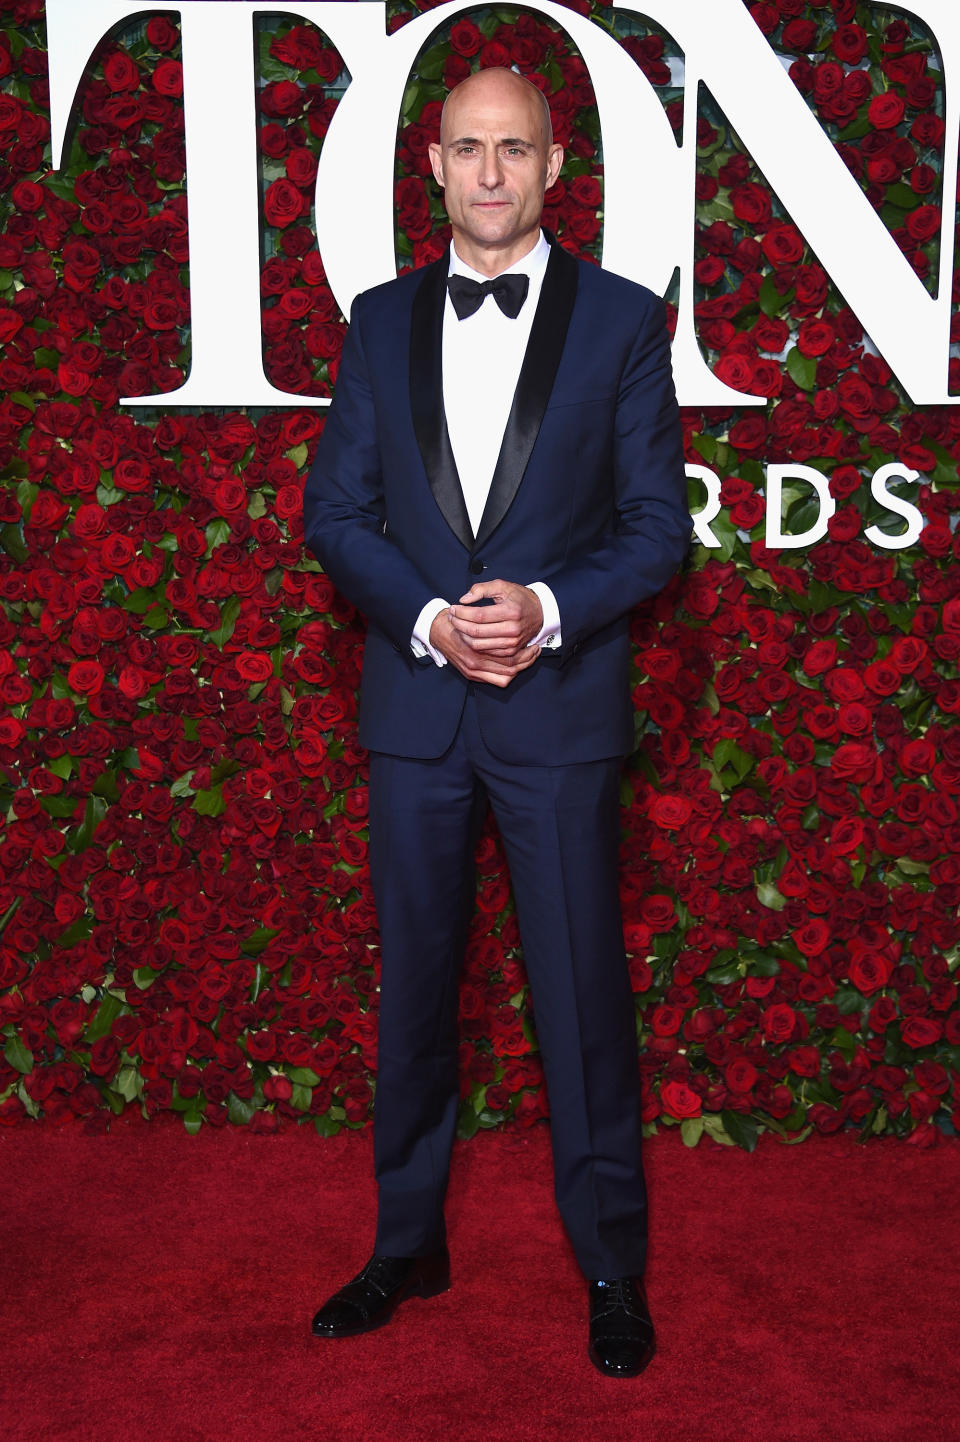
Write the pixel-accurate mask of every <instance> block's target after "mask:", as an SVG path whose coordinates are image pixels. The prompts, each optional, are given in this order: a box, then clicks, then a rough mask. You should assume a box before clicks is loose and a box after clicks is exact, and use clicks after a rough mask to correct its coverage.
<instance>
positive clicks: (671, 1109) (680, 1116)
mask: <svg viewBox="0 0 960 1442" xmlns="http://www.w3.org/2000/svg"><path fill="white" fill-rule="evenodd" d="M660 1102H661V1104H662V1106H663V1110H664V1111H665V1112H666V1114H667V1116H671V1117H675V1118H676V1120H677V1121H684V1120H685V1119H686V1118H687V1117H698V1116H699V1115H700V1113H701V1111H702V1104H701V1100H700V1097H699V1095H698V1094H697V1092H695V1091H694V1090H693V1088H692V1087H689V1086H687V1084H686V1082H679V1081H668V1082H664V1084H663V1086H662V1087H661V1088H660Z"/></svg>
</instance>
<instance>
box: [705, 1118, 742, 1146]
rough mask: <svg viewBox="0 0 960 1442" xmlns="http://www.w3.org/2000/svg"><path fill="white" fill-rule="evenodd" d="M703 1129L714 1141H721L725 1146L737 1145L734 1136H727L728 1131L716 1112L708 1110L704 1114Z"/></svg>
mask: <svg viewBox="0 0 960 1442" xmlns="http://www.w3.org/2000/svg"><path fill="white" fill-rule="evenodd" d="M703 1130H704V1131H705V1132H706V1134H707V1136H708V1137H710V1138H711V1140H712V1141H715V1142H719V1143H720V1145H721V1146H723V1147H732V1146H734V1145H735V1142H734V1140H733V1138H732V1137H729V1136H727V1133H726V1132H725V1131H724V1129H723V1122H722V1121H721V1120H720V1118H719V1117H718V1116H717V1115H716V1114H714V1113H711V1112H708V1113H707V1114H706V1115H705V1116H704V1118H703Z"/></svg>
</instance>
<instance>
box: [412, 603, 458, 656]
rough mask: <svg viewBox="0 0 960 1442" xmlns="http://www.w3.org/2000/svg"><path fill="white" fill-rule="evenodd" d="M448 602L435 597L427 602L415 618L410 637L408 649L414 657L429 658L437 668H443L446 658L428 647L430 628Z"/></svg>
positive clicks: (432, 647)
mask: <svg viewBox="0 0 960 1442" xmlns="http://www.w3.org/2000/svg"><path fill="white" fill-rule="evenodd" d="M449 604H450V602H449V601H444V600H442V599H441V598H440V597H439V596H435V597H434V598H433V600H432V601H428V602H427V604H426V605H425V606H424V608H423V610H422V611H421V612H420V615H419V616H418V617H417V620H416V624H415V625H414V628H413V635H412V636H411V637H410V649H411V651H412V652H413V654H414V655H415V656H429V657H430V658H431V659H432V660H433V661H434V662H436V664H437V665H438V666H445V665H446V664H447V658H446V656H444V655H443V654H442V653H441V652H440V651H438V650H437V649H436V647H435V646H431V645H430V627H431V626H432V625H433V623H434V621H435V620H436V619H437V617H438V616H439V614H440V612H441V611H445V610H446V609H447V607H448V606H449Z"/></svg>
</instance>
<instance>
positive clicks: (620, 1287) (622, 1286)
mask: <svg viewBox="0 0 960 1442" xmlns="http://www.w3.org/2000/svg"><path fill="white" fill-rule="evenodd" d="M598 1300H599V1301H601V1303H602V1304H603V1307H604V1312H608V1311H609V1312H613V1311H615V1310H616V1309H617V1308H618V1307H622V1308H623V1310H624V1311H625V1312H626V1314H627V1316H628V1317H634V1318H635V1319H636V1320H637V1321H638V1322H642V1321H644V1320H645V1319H644V1316H643V1313H642V1312H638V1311H637V1309H636V1305H635V1303H634V1301H633V1297H632V1295H631V1288H630V1282H629V1280H628V1279H627V1278H626V1277H618V1278H617V1279H616V1280H615V1281H612V1282H604V1283H603V1289H602V1291H601V1292H600V1296H599V1298H598Z"/></svg>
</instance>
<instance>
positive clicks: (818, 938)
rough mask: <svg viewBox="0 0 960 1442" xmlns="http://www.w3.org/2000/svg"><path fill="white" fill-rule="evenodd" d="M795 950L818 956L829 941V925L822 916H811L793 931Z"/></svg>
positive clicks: (805, 954)
mask: <svg viewBox="0 0 960 1442" xmlns="http://www.w3.org/2000/svg"><path fill="white" fill-rule="evenodd" d="M794 941H795V942H796V944H797V950H798V951H800V952H801V953H802V954H803V955H804V956H819V955H820V953H821V952H823V951H825V950H826V948H827V946H828V945H829V942H830V927H829V926H828V925H827V923H826V922H825V921H824V919H823V917H822V916H813V917H811V918H810V920H809V921H808V922H806V924H805V925H804V926H802V927H800V929H799V931H797V932H795V933H794Z"/></svg>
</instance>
